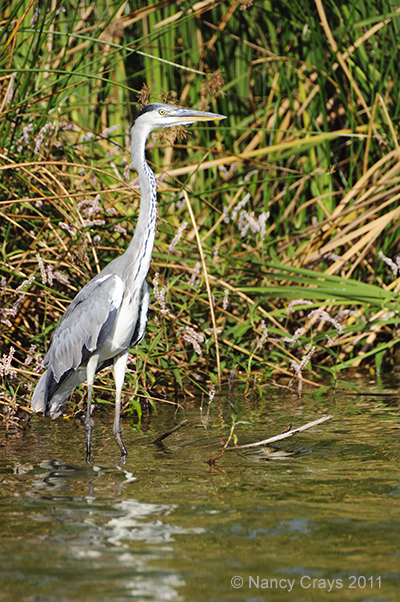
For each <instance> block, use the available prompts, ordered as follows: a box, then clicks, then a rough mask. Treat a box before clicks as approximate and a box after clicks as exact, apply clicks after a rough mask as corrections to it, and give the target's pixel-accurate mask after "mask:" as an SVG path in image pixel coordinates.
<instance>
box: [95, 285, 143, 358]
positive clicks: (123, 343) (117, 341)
mask: <svg viewBox="0 0 400 602" xmlns="http://www.w3.org/2000/svg"><path fill="white" fill-rule="evenodd" d="M138 311H139V307H138V299H137V298H135V297H132V296H131V295H130V294H129V293H128V292H126V293H125V295H124V297H123V300H122V303H121V305H120V307H119V310H118V313H117V316H116V318H115V322H114V325H113V328H112V330H111V332H110V334H109V336H108V337H107V340H106V341H105V342H104V344H103V345H102V347H101V349H100V362H101V361H103V360H105V359H108V358H110V357H114V356H115V355H117V354H118V353H120V352H121V351H123V350H124V349H127V348H128V347H129V344H130V341H131V339H132V335H133V333H134V330H135V327H136V323H137V319H138Z"/></svg>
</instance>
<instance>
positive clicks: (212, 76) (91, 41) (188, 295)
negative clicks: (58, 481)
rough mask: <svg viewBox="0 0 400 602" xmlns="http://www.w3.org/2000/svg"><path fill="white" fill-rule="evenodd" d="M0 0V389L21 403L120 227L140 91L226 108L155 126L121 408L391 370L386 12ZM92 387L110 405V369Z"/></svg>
mask: <svg viewBox="0 0 400 602" xmlns="http://www.w3.org/2000/svg"><path fill="white" fill-rule="evenodd" d="M1 4H2V18H1V19H2V20H1V23H0V28H1V34H0V44H1V52H0V61H1V63H0V69H1V72H0V155H1V161H0V171H1V177H0V227H1V252H2V257H1V262H2V263H1V308H0V320H1V327H0V328H1V330H0V338H1V354H2V361H1V366H0V367H1V377H2V382H3V391H2V400H0V401H1V402H2V403H4V404H7V405H8V407H12V408H14V407H15V403H16V402H18V403H20V404H21V403H22V405H23V404H25V403H26V404H27V403H28V401H29V399H30V395H31V390H32V388H33V387H34V385H35V384H36V382H37V377H38V374H39V373H40V371H41V369H42V361H43V353H44V350H45V347H46V345H47V343H48V341H49V339H50V337H51V334H52V331H53V329H54V328H55V325H56V323H57V321H58V320H59V318H60V316H61V315H62V313H63V312H64V311H65V309H66V308H67V306H68V304H69V302H70V301H71V299H72V298H73V297H74V296H75V294H76V292H77V291H78V290H79V289H80V288H81V287H82V286H83V285H84V284H85V283H86V282H87V281H88V279H90V278H91V277H92V276H94V275H95V274H96V273H97V272H98V271H99V270H100V269H101V268H102V267H104V266H105V265H106V264H107V263H108V262H109V261H111V260H112V259H113V258H114V257H115V256H116V255H117V254H119V253H121V252H122V251H123V250H124V249H125V248H126V246H127V244H128V241H129V240H130V236H131V235H132V232H133V228H134V225H135V220H136V216H137V213H138V206H139V198H140V196H139V189H138V185H137V182H136V180H135V176H136V174H135V173H134V172H132V171H131V170H130V163H131V161H130V156H129V125H130V123H131V122H132V120H133V118H134V115H135V113H136V111H137V105H138V103H142V104H146V103H147V102H148V101H149V100H150V101H152V102H154V101H157V100H162V101H166V102H171V103H178V104H181V105H184V106H190V107H193V108H196V109H203V110H207V109H209V110H211V111H214V112H218V113H222V114H224V115H227V117H228V118H227V119H226V120H225V121H224V122H222V123H221V124H218V125H216V126H215V128H213V127H208V126H205V127H200V126H196V127H191V128H190V131H188V133H187V136H185V137H182V136H181V137H179V136H178V137H177V138H176V139H175V140H172V139H171V138H170V137H165V135H164V137H163V134H161V135H158V136H154V137H153V138H152V139H151V140H150V142H149V145H148V148H149V152H148V159H149V161H150V163H151V164H152V166H153V169H154V171H155V172H156V174H157V179H158V185H159V187H158V189H159V225H158V233H157V237H156V245H155V250H154V254H153V261H152V267H151V270H150V274H149V282H150V284H152V289H153V295H152V304H151V310H150V318H149V324H148V330H147V335H146V337H145V340H144V341H143V342H142V343H141V345H140V346H139V348H138V350H137V352H134V353H133V354H132V356H131V362H130V364H129V366H128V372H129V375H128V377H127V379H126V382H125V391H126V392H127V393H128V392H129V395H127V396H126V402H127V403H126V409H127V410H131V411H132V410H137V411H139V412H140V404H139V402H138V401H137V399H138V398H141V397H143V396H144V397H147V398H148V399H149V400H150V402H151V403H154V401H153V402H152V400H153V398H161V397H162V396H163V395H168V397H169V398H171V389H172V390H174V389H175V390H176V391H178V390H183V391H184V392H185V393H187V394H188V395H191V394H192V390H193V385H195V386H196V387H199V388H200V389H201V390H203V391H205V392H207V394H208V392H210V400H211V392H214V389H213V387H214V385H216V384H217V383H218V381H219V380H220V381H222V382H228V384H229V386H230V387H232V383H233V381H234V380H235V379H238V378H240V379H243V380H245V381H246V384H247V386H248V387H256V388H257V390H261V387H263V386H264V385H268V384H269V385H278V384H279V385H284V386H289V387H291V388H294V389H297V388H301V386H302V384H303V383H304V382H307V383H311V384H312V385H313V386H319V381H320V380H321V375H322V376H323V375H325V376H326V375H328V376H332V377H335V378H337V377H338V373H339V372H340V371H341V373H342V376H340V378H344V376H343V374H346V373H345V372H344V371H345V370H346V369H350V368H356V367H359V366H364V367H366V366H368V368H369V369H370V370H373V371H375V372H377V373H380V372H381V371H382V369H383V367H388V368H392V367H393V366H394V365H395V363H396V350H397V349H398V343H399V342H400V330H399V324H398V320H399V314H398V311H399V300H398V291H399V285H400V277H399V276H400V249H399V244H400V239H399V236H400V221H399V216H400V204H399V199H400V148H399V144H398V125H399V124H398V115H399V104H400V89H399V88H400V82H399V78H398V73H399V54H398V40H399V34H398V33H397V32H398V31H399V29H400V9H398V8H395V7H394V5H392V4H391V3H390V2H388V1H386V0H383V1H381V2H377V1H376V0H366V2H363V3H360V2H356V1H355V0H350V2H349V1H348V0H346V2H345V1H342V2H341V1H335V0H333V1H331V2H322V0H315V2H306V3H301V2H296V1H295V2H293V1H292V0H290V2H289V1H287V0H280V1H279V0H278V1H277V2H269V1H261V0H260V1H257V0H255V1H254V2H252V1H251V0H250V1H245V0H241V1H236V0H233V1H232V2H225V1H221V2H219V1H218V0H216V1H211V0H210V1H209V2H207V1H206V2H192V1H191V0H189V1H187V2H181V3H176V2H170V1H169V0H162V1H160V2H158V3H154V4H152V3H143V6H142V7H139V3H136V2H122V1H120V0H111V1H110V2H107V3H105V2H104V3H103V2H96V3H93V2H90V1H89V0H82V1H81V2H79V3H75V2H73V1H72V0H65V2H55V1H54V0H48V1H47V2H40V3H38V2H36V1H34V0H32V1H30V2H27V1H26V0H11V2H10V1H9V2H6V3H5V2H2V3H1ZM178 134H179V133H178ZM211 383H212V384H211ZM96 385H97V390H98V394H99V396H101V397H103V399H107V397H108V395H107V391H109V390H112V389H113V383H112V380H111V379H110V375H109V373H108V372H105V373H104V374H103V375H102V378H101V379H97V381H96ZM84 392H85V388H84V387H82V388H80V389H79V390H78V393H77V394H75V396H74V399H75V401H76V402H79V400H80V399H81V397H82V394H83V393H84Z"/></svg>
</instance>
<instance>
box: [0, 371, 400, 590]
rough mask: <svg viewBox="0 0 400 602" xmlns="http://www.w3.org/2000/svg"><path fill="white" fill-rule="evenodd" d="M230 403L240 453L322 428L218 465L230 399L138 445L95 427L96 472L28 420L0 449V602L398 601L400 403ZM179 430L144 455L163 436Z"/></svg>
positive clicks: (133, 432)
mask: <svg viewBox="0 0 400 602" xmlns="http://www.w3.org/2000/svg"><path fill="white" fill-rule="evenodd" d="M361 387H362V388H364V389H366V390H368V391H369V392H370V393H371V395H370V396H368V397H366V396H365V397H362V396H361V397H359V396H358V397H357V396H353V395H347V394H343V393H340V394H336V395H330V397H329V398H324V399H314V398H313V397H312V396H311V395H307V394H306V395H304V396H303V398H302V399H299V398H298V397H297V396H296V395H293V394H290V393H288V392H286V391H285V390H278V391H277V390H272V389H271V390H267V389H266V390H265V396H264V398H263V399H262V400H252V399H245V398H244V397H243V395H236V396H235V398H234V405H235V409H236V411H237V412H238V419H240V420H243V421H248V424H240V425H238V426H237V428H236V431H235V432H236V434H237V435H238V437H239V440H240V442H242V443H247V442H253V441H258V440H262V439H265V438H266V437H268V436H272V435H275V434H278V433H280V432H282V431H283V430H284V428H285V427H286V426H287V425H288V424H289V423H292V424H293V428H295V427H298V426H301V425H302V424H304V423H306V422H308V421H311V420H313V419H315V418H318V417H320V416H322V415H323V414H327V413H331V414H334V419H333V420H330V421H328V422H325V423H324V424H322V425H320V426H318V427H315V428H314V429H311V430H309V431H305V432H304V433H302V434H300V435H297V436H295V437H293V438H290V439H287V440H285V441H282V442H280V443H278V444H275V445H274V446H273V447H272V448H268V449H267V450H265V449H264V448H262V449H258V448H256V449H252V450H248V451H247V452H246V453H244V452H235V451H233V452H226V453H225V454H224V455H223V456H222V457H221V458H220V459H219V460H218V461H217V463H216V465H215V466H211V467H210V466H209V465H208V464H207V463H206V462H207V460H208V459H209V458H210V456H216V455H217V454H218V452H219V451H220V449H221V440H222V439H224V438H226V437H227V435H228V433H229V426H230V423H231V411H230V404H229V399H228V397H222V398H221V406H220V407H219V406H218V401H217V400H214V402H213V405H212V406H211V411H210V415H209V417H208V421H206V418H207V416H206V414H207V411H206V410H204V411H203V414H205V416H203V422H205V423H207V430H205V429H204V426H203V425H202V422H201V417H200V411H199V402H198V400H195V401H193V402H192V401H191V402H190V404H189V403H187V404H186V411H185V412H183V411H180V412H178V414H177V415H175V413H174V408H172V407H171V406H167V407H162V408H160V412H159V415H158V416H152V417H151V418H150V419H149V420H148V421H147V423H146V425H145V426H144V428H143V430H142V431H140V432H139V431H138V430H137V429H135V428H134V427H133V424H132V422H131V421H130V420H129V419H125V421H124V423H123V430H124V441H125V444H126V446H127V448H128V451H129V456H128V458H127V461H126V463H125V464H119V457H118V448H117V446H116V444H115V443H114V441H113V439H112V417H111V416H110V415H103V414H101V413H97V414H95V422H96V425H95V430H94V433H93V458H92V459H93V466H88V465H86V463H85V461H84V457H85V450H84V439H85V437H84V428H83V424H82V423H81V422H79V421H74V420H71V419H63V418H60V419H58V420H57V421H55V422H52V421H44V420H43V419H41V418H39V417H35V418H34V419H33V420H32V421H31V425H30V427H29V428H28V430H27V431H26V432H25V433H23V434H17V433H12V434H11V435H10V436H9V437H8V438H7V440H5V439H3V441H4V446H3V447H1V448H0V477H1V489H0V492H1V495H0V503H1V512H0V533H1V539H0V558H1V563H0V567H1V569H0V570H1V574H0V601H7V602H8V601H10V602H14V601H17V602H39V601H40V602H42V601H43V602H53V601H54V602H55V601H57V602H80V601H82V602H83V601H85V602H126V601H128V600H132V599H136V600H143V601H148V600H149V601H152V600H154V601H160V600H170V601H179V602H198V601H218V602H221V601H225V600H235V601H249V602H256V601H261V600H263V601H264V600H273V601H275V600H276V601H280V600H290V601H295V602H300V601H309V600H316V601H317V600H318V601H321V600H322V601H324V600H328V599H329V600H332V598H333V599H336V600H357V601H365V602H375V601H382V602H383V601H385V602H386V601H390V600H393V601H396V602H397V601H398V600H399V593H400V543H399V542H400V482H399V476H400V475H399V472H400V471H399V460H400V450H399V434H400V431H399V426H400V421H399V406H400V402H399V396H398V394H397V389H396V390H393V392H390V391H387V390H386V391H385V389H382V388H380V389H379V390H378V389H377V392H380V393H385V392H386V393H387V395H384V396H378V395H374V388H373V386H372V385H371V384H368V383H364V386H363V385H361ZM183 418H188V419H189V426H187V427H184V428H182V429H181V430H179V431H177V432H176V433H175V434H173V435H171V436H170V437H169V438H167V439H166V440H165V441H164V445H163V446H154V445H153V444H152V443H151V441H152V440H153V439H154V438H155V437H156V436H157V435H160V434H161V433H163V432H164V431H166V430H168V429H170V428H171V427H172V426H173V425H174V424H176V423H178V422H179V421H181V420H183Z"/></svg>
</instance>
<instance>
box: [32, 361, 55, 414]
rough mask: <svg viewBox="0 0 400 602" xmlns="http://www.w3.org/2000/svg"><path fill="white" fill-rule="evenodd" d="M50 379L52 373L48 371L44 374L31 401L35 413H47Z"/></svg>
mask: <svg viewBox="0 0 400 602" xmlns="http://www.w3.org/2000/svg"><path fill="white" fill-rule="evenodd" d="M49 377H50V372H49V370H46V371H45V372H43V374H42V376H41V377H40V379H39V382H38V384H37V385H36V387H35V390H34V392H33V395H32V399H31V408H32V411H33V412H43V414H45V413H46V409H47V404H48V399H49Z"/></svg>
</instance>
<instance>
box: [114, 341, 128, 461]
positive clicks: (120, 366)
mask: <svg viewBox="0 0 400 602" xmlns="http://www.w3.org/2000/svg"><path fill="white" fill-rule="evenodd" d="M128 355H129V349H128V350H127V351H123V352H122V353H120V354H119V355H117V356H116V357H115V358H114V379H115V418H114V428H113V433H114V437H115V440H116V442H117V443H118V447H119V449H120V450H121V454H122V456H123V457H125V456H126V455H127V451H126V449H125V445H124V444H123V441H122V436H121V427H120V416H121V394H122V386H123V384H124V379H125V371H126V363H127V361H128Z"/></svg>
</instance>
